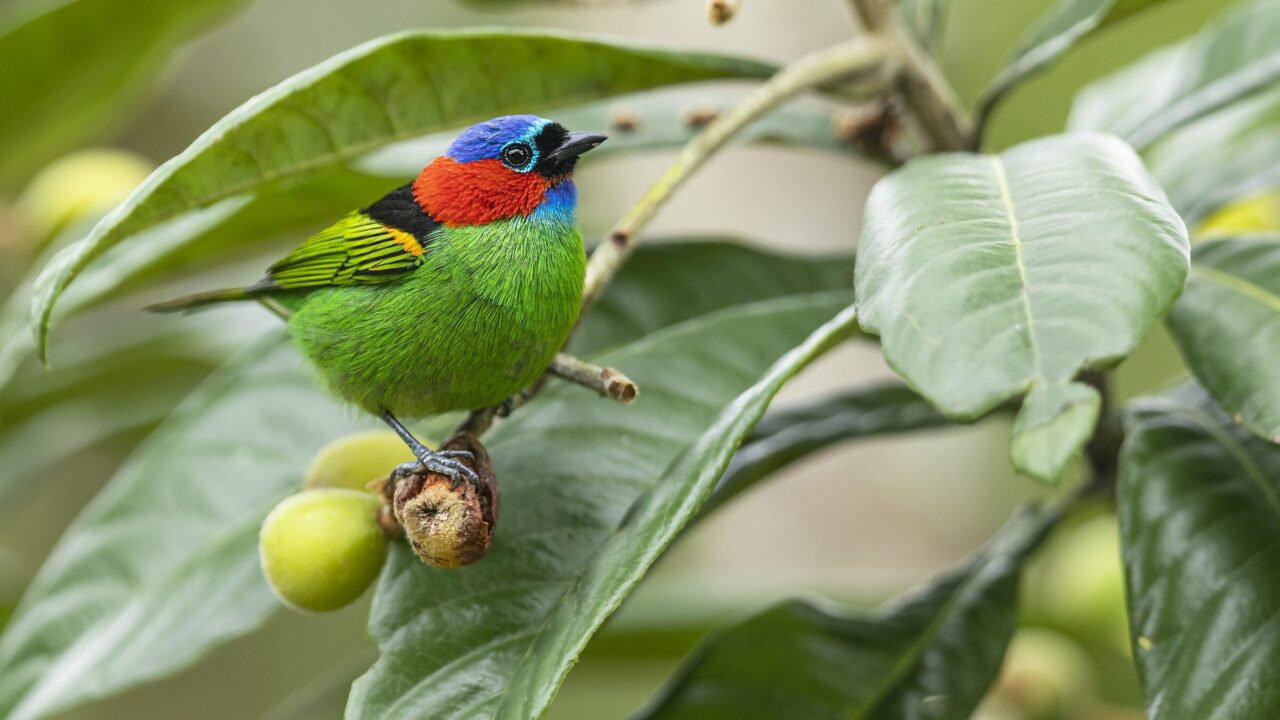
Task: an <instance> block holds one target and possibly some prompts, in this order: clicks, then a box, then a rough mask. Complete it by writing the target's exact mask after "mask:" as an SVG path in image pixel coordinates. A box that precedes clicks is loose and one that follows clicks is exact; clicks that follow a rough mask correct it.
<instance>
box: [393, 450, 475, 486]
mask: <svg viewBox="0 0 1280 720" xmlns="http://www.w3.org/2000/svg"><path fill="white" fill-rule="evenodd" d="M416 455H417V457H418V459H417V460H416V461H414V462H407V463H403V464H401V465H398V466H397V467H396V469H395V474H396V476H397V478H398V477H403V476H405V475H414V474H418V475H420V474H422V473H424V472H433V473H437V474H439V475H444V476H445V477H447V478H449V479H450V480H452V481H453V487H455V488H456V487H458V483H461V482H463V481H466V482H469V483H471V484H472V485H474V486H475V487H476V488H477V489H479V487H480V476H479V475H478V474H477V473H476V471H475V470H472V469H471V468H470V467H469V466H467V464H466V463H463V462H462V461H461V460H460V459H459V458H461V459H465V460H471V461H475V455H473V454H472V453H471V452H469V451H467V450H440V451H433V450H427V449H426V448H423V449H422V451H421V452H418V453H416Z"/></svg>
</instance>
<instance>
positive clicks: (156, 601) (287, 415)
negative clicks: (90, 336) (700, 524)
mask: <svg viewBox="0 0 1280 720" xmlns="http://www.w3.org/2000/svg"><path fill="white" fill-rule="evenodd" d="M684 247H685V250H686V251H687V252H688V255H687V256H686V257H684V258H683V259H682V258H681V257H680V254H681V246H667V247H661V248H648V247H642V248H640V249H639V250H638V251H637V253H636V255H635V257H634V260H635V262H633V263H631V264H629V265H628V266H627V267H624V268H623V269H622V271H621V273H620V274H619V276H618V278H617V284H616V285H615V286H614V287H617V288H620V289H623V290H624V294H626V295H627V297H628V298H629V299H628V302H629V303H633V304H641V305H643V304H645V303H647V302H649V301H648V300H647V299H646V298H662V301H661V302H658V303H657V305H656V308H655V309H654V310H652V311H649V312H638V313H636V315H635V316H634V317H633V322H632V323H631V324H630V325H629V327H628V330H627V332H628V333H631V334H632V337H642V336H650V335H651V334H652V333H654V332H655V331H658V330H659V329H660V328H662V327H664V326H666V325H668V324H670V323H675V322H680V321H681V320H684V319H685V318H686V317H687V315H686V314H685V313H686V311H687V310H688V309H698V308H702V309H703V310H702V311H703V312H704V313H711V314H713V315H714V311H717V310H719V309H720V308H723V307H725V306H724V305H719V304H717V299H719V300H720V301H724V302H728V303H743V302H748V303H749V302H751V301H752V300H757V301H764V302H766V303H776V304H778V305H779V309H778V311H779V312H784V311H785V309H786V308H787V307H795V308H796V309H795V311H794V312H793V313H792V314H791V317H792V319H793V320H795V319H797V317H798V315H800V314H801V312H802V310H801V309H800V305H801V303H800V301H799V300H798V299H797V297H796V296H797V295H798V294H805V293H813V292H815V291H816V290H820V289H822V288H840V287H844V286H846V285H847V282H848V268H847V265H846V266H845V267H844V270H843V271H842V272H840V273H835V272H828V273H826V274H825V275H824V274H823V273H822V272H821V271H820V269H818V268H816V267H815V268H814V270H815V272H812V273H804V272H800V269H801V268H803V267H804V266H805V264H806V263H810V262H812V263H814V264H816V263H817V262H818V261H817V260H814V261H808V260H794V259H786V258H783V257H781V256H776V255H772V254H768V253H762V252H756V251H750V250H746V249H737V250H734V249H731V248H730V247H729V246H727V245H723V244H711V245H698V244H691V245H688V246H684ZM651 252H653V253H657V254H660V255H661V256H662V258H663V259H662V261H660V262H658V263H656V264H655V263H651V262H647V261H646V256H647V255H648V254H650V253H651ZM716 258H722V259H729V260H730V262H727V263H726V264H725V265H724V266H722V267H720V268H716V269H715V270H705V269H704V273H703V275H702V284H701V285H700V286H695V285H694V284H693V283H691V282H689V281H688V279H687V277H686V278H681V277H680V276H679V275H678V274H677V276H676V277H675V279H673V280H672V281H671V282H670V283H668V282H667V281H668V278H667V276H665V275H663V274H655V273H651V272H650V271H652V270H654V269H657V268H663V267H667V266H668V265H669V266H671V267H675V266H680V265H685V266H688V267H693V266H694V262H695V261H700V260H706V259H716ZM753 260H754V262H753ZM792 263H794V269H792V270H790V271H787V272H784V273H783V275H782V277H783V278H790V279H791V281H792V285H791V286H790V287H789V288H788V287H785V286H782V285H779V284H770V283H768V282H756V281H757V280H761V279H763V278H767V277H768V272H769V270H770V269H771V268H775V267H787V266H789V265H790V264H792ZM828 264H832V265H834V264H835V263H828ZM638 271H639V272H638ZM734 273H741V274H740V276H736V277H735V274H734ZM645 283H647V284H645ZM717 287H719V288H721V289H722V290H723V292H720V293H712V294H710V295H707V294H705V293H706V291H707V290H708V289H714V288H717ZM627 288H629V289H627ZM612 291H613V289H612V288H611V289H610V290H609V291H607V292H606V294H605V296H604V298H602V300H601V305H602V306H606V305H608V304H609V303H614V302H618V301H617V300H613V299H611V298H610V293H612ZM753 291H758V294H753ZM632 294H634V295H632ZM682 295H687V297H685V301H684V302H681V301H680V297H681V296H682ZM822 297H827V296H826V295H822ZM770 298H771V299H770ZM749 307H759V304H758V303H757V305H751V306H749ZM722 312H728V311H722ZM833 312H834V311H833ZM264 315H265V313H264ZM193 322H194V321H193ZM202 322H208V320H207V319H203V320H202ZM742 322H746V320H742ZM791 332H800V331H799V330H791ZM589 336H590V335H589V334H588V335H587V337H589ZM601 337H607V338H610V340H618V341H623V340H624V338H623V336H618V335H601ZM625 339H630V338H629V337H628V338H625ZM640 342H641V343H643V342H652V340H641V341H640ZM740 349H741V350H742V351H743V352H745V353H748V354H750V353H751V351H752V350H751V348H749V347H743V348H740ZM757 350H758V348H757ZM670 364H671V366H672V367H673V372H674V367H675V366H677V365H679V358H672V359H671V363H670ZM726 382H729V381H728V380H726ZM653 390H654V392H650V388H647V387H646V388H644V389H643V390H642V392H644V394H645V397H649V396H650V395H654V394H655V393H656V390H657V388H656V387H655V388H654V389H653ZM558 392H559V393H564V394H565V395H566V396H567V397H566V398H565V401H566V402H569V403H570V404H572V405H573V406H575V407H577V406H578V405H577V404H578V403H581V404H582V405H583V406H585V407H587V408H590V409H592V410H595V409H598V408H600V407H601V406H604V407H616V406H614V405H613V404H612V403H605V402H602V401H600V400H599V399H598V398H595V397H593V396H591V395H590V394H589V393H585V392H583V391H582V390H580V389H578V388H568V387H566V388H561V389H560V390H555V389H554V388H553V389H552V392H549V393H548V396H549V397H548V398H543V399H539V400H538V401H537V402H535V403H534V404H532V405H530V406H528V407H527V408H524V409H522V410H521V413H520V414H521V415H524V416H529V419H528V420H526V421H525V422H527V423H531V424H537V422H538V421H537V418H538V417H539V413H540V412H542V411H541V410H540V408H543V407H544V406H546V405H549V404H550V403H551V398H554V397H556V396H557V395H556V393H558ZM656 397H657V398H661V395H660V394H659V395H656ZM667 402H668V404H671V403H677V402H678V401H677V400H674V399H671V398H668V401H667ZM637 407H642V406H641V405H637ZM681 407H683V404H681ZM619 409H623V408H619ZM625 409H627V410H629V409H630V408H625ZM548 411H549V412H552V413H553V414H554V413H557V412H562V411H563V407H562V406H559V405H556V406H552V407H550V408H548ZM295 415H296V416H295ZM366 422H367V421H366ZM363 424H364V423H358V422H357V421H355V420H353V419H352V415H351V413H350V411H349V410H346V409H343V408H341V407H340V406H338V405H337V404H336V403H335V402H334V401H332V400H330V399H328V398H327V397H326V396H325V395H323V394H322V393H321V392H320V391H319V390H318V389H316V388H315V386H314V382H313V380H312V373H311V371H310V370H309V369H307V368H305V367H303V366H302V364H301V363H300V362H299V361H298V360H297V358H296V353H295V352H294V351H293V350H291V349H289V348H288V347H287V346H282V345H281V346H275V345H270V346H264V347H263V348H261V349H259V350H258V351H255V352H253V353H250V354H249V355H248V356H247V357H245V358H242V360H241V361H239V362H238V363H235V364H234V365H232V366H229V367H227V368H225V369H223V370H222V371H220V372H219V373H218V374H217V375H216V376H215V377H214V378H213V379H211V380H209V381H208V382H207V383H206V384H205V386H204V388H203V389H202V390H201V391H199V392H198V393H197V394H196V395H195V396H194V397H193V398H191V399H190V400H189V402H188V403H187V404H186V405H185V406H184V408H183V409H182V410H180V411H179V412H178V413H177V415H176V416H175V417H174V418H171V419H170V420H168V421H166V423H165V425H163V426H162V428H161V430H160V431H159V432H158V433H156V434H155V435H154V436H153V437H152V439H151V440H150V441H149V442H148V443H147V444H146V446H145V447H143V448H142V449H140V450H139V451H138V452H137V453H136V455H135V457H134V458H133V459H132V460H130V461H129V462H128V463H127V465H126V467H125V468H124V469H122V470H121V472H120V473H119V474H118V475H117V477H115V478H114V479H113V480H112V481H111V483H110V484H109V486H108V487H107V488H106V490H104V491H103V492H102V494H101V495H100V496H99V498H98V499H97V500H95V501H94V503H93V505H91V506H90V508H89V509H88V510H86V512H85V514H84V515H83V516H82V517H81V518H80V519H78V520H77V521H76V523H75V524H74V525H73V527H72V528H71V529H70V530H69V531H68V533H67V534H66V536H64V538H63V539H62V541H61V543H60V545H59V547H58V549H56V550H55V552H54V555H53V557H52V558H51V560H50V561H49V563H48V565H47V566H46V567H45V568H43V569H42V571H41V573H40V576H39V578H38V579H37V581H36V583H35V585H34V586H33V587H32V588H31V590H30V591H29V593H28V595H27V597H26V598H25V599H24V601H23V608H22V610H21V611H20V614H19V617H17V618H16V619H15V620H14V624H13V626H12V627H11V628H10V631H9V632H8V633H7V635H6V636H5V637H4V638H3V640H0V715H6V717H8V715H7V713H10V712H18V711H16V710H14V708H15V707H16V706H18V705H19V704H21V705H22V709H21V714H17V715H15V717H23V716H36V715H39V714H40V713H43V712H54V711H56V710H58V709H59V708H66V707H70V706H72V705H75V704H77V703H79V702H83V701H85V700H87V699H90V698H94V697H101V696H105V695H107V694H110V693H111V692H114V691H116V690H119V689H122V688H124V687H128V686H129V685H131V684H134V683H136V682H140V681H142V680H146V679H149V678H154V677H158V676H160V675H163V674H165V673H168V672H172V671H173V670H175V669H177V668H179V667H181V666H183V665H184V664H187V663H190V662H192V661H194V660H195V659H196V658H197V657H199V656H200V655H201V654H203V653H204V652H207V651H208V650H209V649H210V648H211V647H212V646H214V645H216V644H218V643H220V642H224V641H226V640H228V639H230V638H231V637H234V636H235V635H237V634H241V633H244V632H248V631H249V630H251V629H253V628H254V627H255V626H256V625H258V624H259V623H260V622H261V621H262V620H263V619H265V617H266V616H267V614H268V613H270V612H271V611H272V609H273V608H274V607H275V603H274V601H273V600H272V599H271V596H270V594H269V592H268V591H267V589H266V586H265V583H263V582H262V580H261V577H260V573H259V572H258V571H257V547H256V543H255V542H254V538H255V537H256V532H257V524H258V522H259V521H260V520H261V518H262V517H263V516H264V515H265V513H266V512H267V511H268V510H269V509H270V508H271V507H272V505H273V504H274V503H275V502H276V500H278V499H279V498H280V497H281V496H282V495H284V494H287V493H288V492H290V491H292V490H294V489H296V488H297V487H299V485H300V483H301V476H302V472H303V470H304V469H305V467H306V465H307V464H308V462H309V461H310V459H311V456H312V454H313V453H314V451H315V449H316V448H318V447H319V446H320V445H321V444H322V443H324V442H326V441H327V440H328V439H331V438H332V437H335V436H337V435H339V434H341V433H343V432H346V431H347V430H349V429H351V428H353V427H355V426H357V425H363ZM546 450H547V451H548V452H550V453H551V455H548V456H547V463H548V467H549V468H554V467H555V465H556V463H558V462H559V461H560V460H559V459H558V457H557V456H556V454H555V453H554V448H552V447H550V446H549V447H547V448H546ZM577 462H581V463H589V462H603V460H601V454H597V453H595V451H592V453H590V454H588V455H585V456H583V457H581V458H577ZM507 484H508V483H507V481H506V480H505V478H504V489H505V488H506V487H507ZM619 511H620V510H619ZM510 514H512V511H511V510H510V509H506V510H504V514H503V528H504V530H505V529H506V528H507V520H508V516H509V515H510ZM517 517H518V514H517ZM502 534H503V533H501V532H500V533H499V537H502ZM530 552H532V553H534V556H535V557H536V559H538V560H539V561H540V562H542V561H545V560H544V559H543V558H542V557H541V556H539V555H538V553H539V552H541V550H540V549H539V548H537V547H534V548H532V549H531V550H530ZM414 562H416V560H415V561H414ZM486 562H488V561H486ZM482 567H483V566H482ZM188 593H190V595H191V596H189V595H188ZM206 596H207V597H206ZM191 617H200V618H201V622H200V623H197V624H191V623H190V618H191ZM104 658H105V659H104Z"/></svg>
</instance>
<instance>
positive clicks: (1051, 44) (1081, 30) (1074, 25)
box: [980, 0, 1165, 108]
mask: <svg viewBox="0 0 1280 720" xmlns="http://www.w3.org/2000/svg"><path fill="white" fill-rule="evenodd" d="M1164 1H1165V0H1057V2H1055V3H1054V4H1053V6H1052V7H1050V8H1049V9H1048V10H1046V11H1045V12H1044V14H1043V15H1041V16H1040V18H1039V19H1038V20H1037V21H1036V23H1035V25H1034V26H1032V27H1031V28H1030V29H1029V30H1028V31H1027V34H1026V35H1025V36H1023V38H1022V39H1021V40H1019V41H1018V45H1017V47H1016V48H1015V49H1014V51H1013V56H1012V57H1011V58H1010V59H1009V62H1008V63H1007V64H1006V65H1005V67H1004V69H1003V70H1001V71H1000V73H999V74H998V75H996V78H995V80H993V81H992V82H991V86H990V87H989V88H987V90H986V92H985V93H984V95H983V98H982V100H981V101H980V104H981V105H982V106H983V107H987V108H989V107H991V106H992V105H994V104H995V103H997V102H998V101H999V100H1000V98H1001V97H1002V96H1004V94H1005V93H1007V92H1008V91H1009V90H1010V89H1011V88H1013V87H1014V86H1016V85H1017V84H1018V83H1021V82H1022V81H1024V80H1026V79H1027V77H1028V76H1030V75H1032V74H1034V73H1036V72H1038V71H1040V70H1043V69H1045V68H1046V67H1048V66H1049V65H1051V64H1053V62H1054V61H1056V60H1057V59H1058V58H1059V57H1061V56H1062V54H1063V53H1065V52H1067V50H1070V49H1071V47H1072V46H1073V45H1075V44H1076V43H1077V42H1080V41H1081V40H1083V39H1084V38H1086V37H1088V36H1089V35H1091V34H1093V33H1095V32H1098V31H1099V30H1102V29H1103V28H1105V27H1107V26H1109V25H1112V24H1114V23H1117V22H1119V21H1121V20H1124V19H1125V18H1127V17H1129V16H1131V15H1134V14H1136V13H1139V12H1141V11H1143V10H1146V9H1148V8H1151V7H1153V6H1155V5H1159V4H1161V3H1162V2H1164Z"/></svg>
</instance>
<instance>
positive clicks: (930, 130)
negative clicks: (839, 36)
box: [850, 0, 973, 151]
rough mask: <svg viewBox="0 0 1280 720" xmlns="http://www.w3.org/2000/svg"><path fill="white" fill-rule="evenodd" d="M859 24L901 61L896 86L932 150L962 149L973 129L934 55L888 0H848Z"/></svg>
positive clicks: (969, 142)
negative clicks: (908, 29) (906, 27)
mask: <svg viewBox="0 0 1280 720" xmlns="http://www.w3.org/2000/svg"><path fill="white" fill-rule="evenodd" d="M850 1H851V3H852V5H853V9H854V11H855V12H856V13H857V14H858V20H859V21H860V22H861V23H862V27H863V28H864V29H865V30H866V31H867V32H868V33H869V34H870V35H871V36H872V37H879V38H882V40H883V41H884V42H885V43H886V45H887V46H888V47H889V49H890V51H891V52H892V54H893V55H894V56H895V57H896V58H897V59H898V60H899V61H900V62H901V69H900V73H899V75H898V90H899V92H901V93H902V98H903V100H905V101H906V103H907V106H908V107H909V108H910V109H911V115H912V116H913V117H914V118H915V120H916V122H917V123H919V125H920V130H921V131H922V132H923V133H924V135H925V137H926V138H927V139H928V141H929V145H930V146H931V147H930V148H929V149H930V150H933V151H942V150H965V149H969V148H970V146H971V145H972V144H973V141H972V137H971V136H972V132H971V131H970V129H969V128H968V127H966V125H967V122H966V121H965V120H964V119H963V118H962V113H961V111H960V103H959V101H958V100H956V97H955V93H954V91H952V89H951V86H950V85H949V84H948V83H947V80H946V78H944V77H943V76H942V73H941V72H940V71H939V70H938V67H937V65H935V64H934V62H933V59H932V58H931V57H929V54H928V53H926V52H925V51H924V49H923V48H921V47H920V44H919V43H917V42H916V41H915V40H914V39H913V38H912V37H911V36H909V35H908V34H907V33H906V32H905V31H904V30H903V28H902V23H900V22H899V21H898V16H897V14H896V12H895V11H894V9H893V7H892V6H891V4H890V2H889V0H850Z"/></svg>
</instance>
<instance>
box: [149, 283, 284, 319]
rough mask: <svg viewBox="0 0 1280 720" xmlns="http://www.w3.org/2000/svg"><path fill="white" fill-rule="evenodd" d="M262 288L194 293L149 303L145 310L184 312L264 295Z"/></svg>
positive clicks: (251, 287) (250, 287)
mask: <svg viewBox="0 0 1280 720" xmlns="http://www.w3.org/2000/svg"><path fill="white" fill-rule="evenodd" d="M262 292H263V291H262V289H261V288H256V287H253V286H249V287H243V288H226V289H224V290H210V291H208V292H202V293H196V294H194V295H183V296H182V297H178V298H174V299H172V300H165V301H164V302H159V303H156V304H155V305H148V306H146V307H145V308H143V309H144V310H147V311H149V312H158V313H174V312H184V311H187V310H195V309H196V308H202V307H204V306H206V305H216V304H218V303H224V302H236V301H239V300H253V299H256V298H258V297H260V296H261V295H262Z"/></svg>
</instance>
